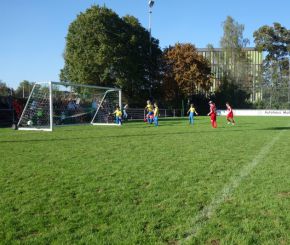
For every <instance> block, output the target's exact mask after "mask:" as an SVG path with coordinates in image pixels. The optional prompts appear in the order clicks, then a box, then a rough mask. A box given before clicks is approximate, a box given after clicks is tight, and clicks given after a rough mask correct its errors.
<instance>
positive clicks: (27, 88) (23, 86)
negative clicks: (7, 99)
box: [15, 80, 34, 98]
mask: <svg viewBox="0 0 290 245" xmlns="http://www.w3.org/2000/svg"><path fill="white" fill-rule="evenodd" d="M33 85H34V83H32V82H29V81H27V80H23V81H22V82H21V83H19V85H18V87H17V89H16V90H15V96H16V97H18V98H21V97H22V98H27V97H28V96H29V95H30V92H31V90H32V88H33Z"/></svg>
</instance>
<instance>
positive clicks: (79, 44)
mask: <svg viewBox="0 0 290 245" xmlns="http://www.w3.org/2000/svg"><path fill="white" fill-rule="evenodd" d="M150 46H151V50H152V52H151V54H150V53H149V52H150ZM161 55H162V52H161V50H160V48H159V43H158V40H156V39H154V38H152V39H151V40H149V33H148V31H147V30H145V29H144V28H143V27H142V26H141V24H140V23H139V21H138V20H137V19H136V18H135V17H133V16H125V17H123V18H120V17H119V16H118V15H117V14H116V13H115V12H113V11H112V10H110V9H108V8H106V7H99V6H92V7H91V8H89V9H87V10H86V11H85V12H84V13H81V14H79V15H78V16H77V18H76V20H75V21H73V22H72V23H71V24H70V26H69V30H68V34H67V37H66V48H65V52H64V60H65V65H64V68H63V69H62V70H61V73H60V79H61V80H62V81H73V82H75V83H82V84H92V85H101V86H117V87H120V88H122V90H123V92H124V94H125V95H126V97H127V99H128V100H129V103H130V102H131V103H133V101H134V100H136V101H138V100H144V98H145V97H147V98H148V96H149V92H150V91H151V89H152V88H153V89H155V87H158V85H159V80H158V76H159V75H158V74H159V72H160V68H159V62H158V60H160V58H161ZM156 81H157V83H156Z"/></svg>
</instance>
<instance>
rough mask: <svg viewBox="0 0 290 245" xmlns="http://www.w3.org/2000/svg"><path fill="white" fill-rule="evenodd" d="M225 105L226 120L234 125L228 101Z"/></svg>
mask: <svg viewBox="0 0 290 245" xmlns="http://www.w3.org/2000/svg"><path fill="white" fill-rule="evenodd" d="M226 107H227V121H228V124H230V123H231V124H232V125H235V120H234V113H233V109H232V107H231V106H230V104H229V102H227V103H226Z"/></svg>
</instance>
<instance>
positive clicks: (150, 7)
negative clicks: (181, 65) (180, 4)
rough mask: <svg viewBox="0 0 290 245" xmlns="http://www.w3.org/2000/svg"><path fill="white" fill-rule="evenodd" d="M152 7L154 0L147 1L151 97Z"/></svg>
mask: <svg viewBox="0 0 290 245" xmlns="http://www.w3.org/2000/svg"><path fill="white" fill-rule="evenodd" d="M153 5H154V0H149V2H148V6H149V56H150V57H149V82H150V88H149V94H150V97H151V89H152V82H151V77H150V63H151V55H152V46H151V38H152V35H151V14H152V8H153Z"/></svg>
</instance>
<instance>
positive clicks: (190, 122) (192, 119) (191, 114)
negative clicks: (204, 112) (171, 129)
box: [187, 104, 198, 125]
mask: <svg viewBox="0 0 290 245" xmlns="http://www.w3.org/2000/svg"><path fill="white" fill-rule="evenodd" d="M187 114H189V117H188V119H189V124H192V125H193V122H194V114H196V115H197V116H198V113H197V111H196V110H195V108H194V104H190V108H189V110H188V112H187Z"/></svg>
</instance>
